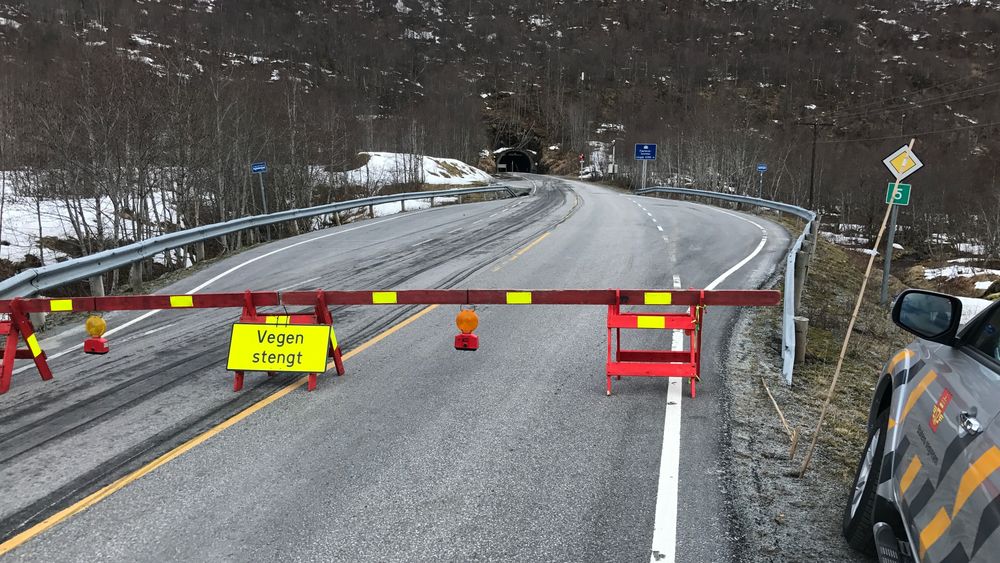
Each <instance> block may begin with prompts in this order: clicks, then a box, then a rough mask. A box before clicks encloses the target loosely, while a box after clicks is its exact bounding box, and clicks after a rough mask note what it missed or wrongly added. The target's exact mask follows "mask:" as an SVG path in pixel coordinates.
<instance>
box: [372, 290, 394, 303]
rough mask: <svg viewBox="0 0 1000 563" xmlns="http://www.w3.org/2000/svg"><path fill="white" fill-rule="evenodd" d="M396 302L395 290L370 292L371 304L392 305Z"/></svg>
mask: <svg viewBox="0 0 1000 563" xmlns="http://www.w3.org/2000/svg"><path fill="white" fill-rule="evenodd" d="M395 303H396V292H395V291H373V292H372V304H373V305H394V304H395Z"/></svg>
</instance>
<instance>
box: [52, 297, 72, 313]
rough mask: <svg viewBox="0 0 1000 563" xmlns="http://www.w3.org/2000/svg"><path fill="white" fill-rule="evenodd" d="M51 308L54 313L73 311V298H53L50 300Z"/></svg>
mask: <svg viewBox="0 0 1000 563" xmlns="http://www.w3.org/2000/svg"><path fill="white" fill-rule="evenodd" d="M49 310H50V311H52V312H53V313H56V312H59V311H72V310H73V300H72V299H53V300H52V301H49Z"/></svg>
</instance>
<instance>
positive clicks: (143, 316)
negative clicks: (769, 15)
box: [13, 210, 427, 373]
mask: <svg viewBox="0 0 1000 563" xmlns="http://www.w3.org/2000/svg"><path fill="white" fill-rule="evenodd" d="M422 211H427V210H418V211H416V212H410V213H406V214H402V213H401V214H398V215H394V216H392V217H389V218H388V219H383V220H381V221H377V222H374V223H367V224H364V225H359V226H357V227H351V228H349V229H342V230H339V231H335V232H332V233H329V234H325V235H320V236H318V237H313V238H311V239H307V240H302V241H299V242H296V243H293V244H289V245H288V246H282V247H281V248H277V249H275V250H272V251H270V252H268V253H265V254H261V255H260V256H256V257H254V258H251V259H249V260H247V261H246V262H240V263H239V264H237V265H235V266H233V267H232V268H229V269H228V270H226V271H225V272H222V273H221V274H218V275H216V276H215V277H213V278H211V279H209V280H208V281H207V282H205V283H203V284H201V285H199V286H198V287H196V288H194V289H192V290H190V291H186V292H184V295H193V294H195V293H198V292H199V291H201V290H203V289H205V288H206V287H208V286H209V285H211V284H213V283H215V282H217V281H219V280H221V279H222V278H224V277H226V276H228V275H229V274H231V273H233V272H235V271H236V270H239V269H241V268H243V267H244V266H248V265H250V264H253V263H254V262H256V261H258V260H263V259H264V258H268V257H270V256H273V255H275V254H277V253H279V252H284V251H285V250H288V249H289V248H295V247H296V246H302V245H303V244H308V243H310V242H315V241H317V240H322V239H325V238H330V237H335V236H337V235H342V234H344V233H349V232H351V231H356V230H358V229H363V228H365V227H373V226H375V225H381V224H382V223H388V222H389V221H395V220H396V219H401V218H403V217H407V216H409V217H413V216H414V215H416V214H418V213H421V212H422ZM162 310H163V309H153V310H152V311H149V312H147V313H143V314H141V315H139V316H138V317H136V318H134V319H132V320H131V321H128V322H126V323H122V325H121V326H117V327H115V328H113V329H111V330H109V331H107V332H105V333H104V336H111V335H112V334H115V333H116V332H119V331H122V330H125V329H126V328H128V327H130V326H132V325H134V324H136V323H139V322H142V321H144V320H146V319H148V318H149V317H152V316H153V315H155V314H157V313H159V312H160V311H162ZM77 350H79V346H74V347H72V348H66V349H65V350H61V351H59V352H56V353H54V354H52V355H48V354H46V356H45V359H47V360H49V361H51V360H54V359H56V358H61V357H63V356H65V355H66V354H69V353H70V352H75V351H77ZM33 367H35V366H34V364H28V365H26V366H21V367H19V368H17V369H15V370H14V371H13V373H21V372H23V371H25V370H27V369H29V368H33Z"/></svg>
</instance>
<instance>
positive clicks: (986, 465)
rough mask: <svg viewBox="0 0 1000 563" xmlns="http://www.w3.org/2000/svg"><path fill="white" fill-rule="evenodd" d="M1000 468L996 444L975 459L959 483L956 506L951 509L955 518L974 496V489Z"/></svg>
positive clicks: (999, 456)
mask: <svg viewBox="0 0 1000 563" xmlns="http://www.w3.org/2000/svg"><path fill="white" fill-rule="evenodd" d="M998 468H1000V449H998V448H997V447H996V446H993V447H992V448H990V449H988V450H986V451H985V452H983V455H981V456H979V459H977V460H976V461H974V462H973V463H972V465H970V466H969V468H968V469H966V470H965V475H962V481H961V482H960V483H959V485H958V492H957V493H956V494H955V507H954V508H952V509H951V517H952V518H954V517H955V515H956V514H958V511H959V510H961V508H962V507H963V506H965V502H966V501H967V500H969V497H970V496H972V493H973V491H975V490H976V489H978V488H979V486H980V485H982V484H983V481H985V480H986V479H987V478H989V476H990V475H992V474H993V472H994V471H996V470H997V469H998Z"/></svg>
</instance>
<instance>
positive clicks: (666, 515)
mask: <svg viewBox="0 0 1000 563" xmlns="http://www.w3.org/2000/svg"><path fill="white" fill-rule="evenodd" d="M715 211H718V212H720V213H725V214H726V215H731V216H733V217H736V218H737V219H740V220H741V221H746V222H747V223H750V224H752V225H754V226H756V227H757V228H758V229H760V231H761V239H760V244H758V245H757V248H755V249H754V250H753V252H751V253H750V255H749V256H747V257H746V258H744V259H743V260H740V261H739V262H738V263H737V264H736V265H735V266H733V267H732V268H729V269H728V270H726V271H725V272H723V273H722V275H720V276H719V277H717V278H715V279H714V280H713V281H712V283H710V284H708V286H706V287H705V289H706V290H711V289H714V288H716V287H718V285H719V284H721V283H722V282H723V281H725V280H726V278H728V277H729V276H731V275H733V273H735V272H736V271H737V270H739V269H740V268H742V267H743V266H745V265H746V264H747V263H748V262H750V261H751V260H753V259H754V258H756V257H757V255H758V254H760V251H761V250H763V249H764V245H766V244H767V229H765V228H764V227H762V226H761V225H760V224H758V223H756V222H754V221H751V220H749V219H747V218H746V217H742V216H740V215H737V214H735V213H730V212H728V211H723V210H721V209H715ZM673 281H674V288H675V289H680V288H681V279H680V276H676V275H675V276H674V280H673ZM683 345H684V337H683V333H682V332H680V331H674V334H673V337H672V341H671V349H673V350H680V349H682V346H683ZM681 391H682V380H681V379H678V378H675V377H672V378H670V383H669V385H668V387H667V405H666V407H665V411H664V414H663V451H662V453H661V454H660V477H659V482H658V484H657V488H656V510H655V512H654V517H653V518H654V519H653V545H652V548H651V549H650V553H649V561H650V563H674V562H675V561H676V559H677V490H678V480H679V478H680V463H681V402H682V401H681V395H682V393H681Z"/></svg>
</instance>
